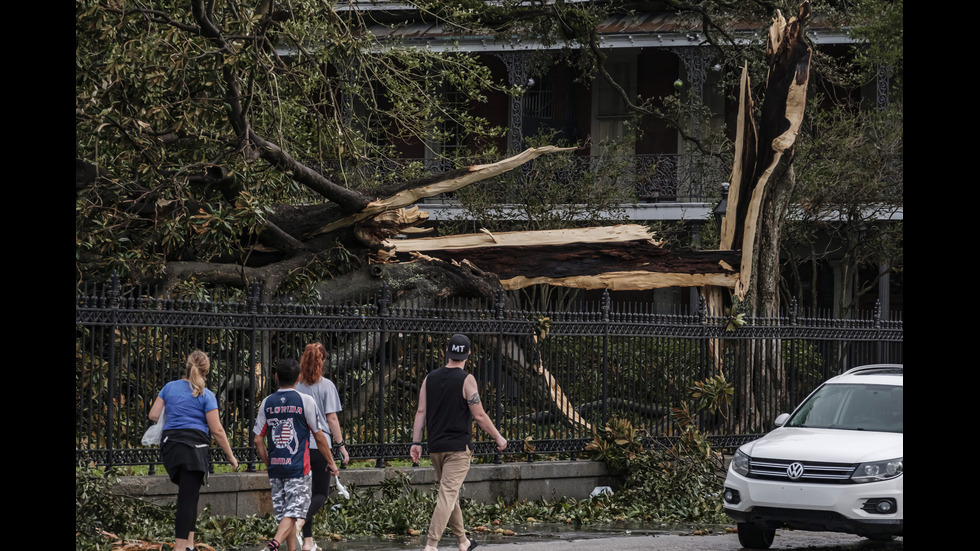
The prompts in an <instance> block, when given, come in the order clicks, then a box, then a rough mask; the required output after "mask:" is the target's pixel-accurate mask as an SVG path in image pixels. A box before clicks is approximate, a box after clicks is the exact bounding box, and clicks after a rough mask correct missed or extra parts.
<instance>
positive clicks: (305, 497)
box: [269, 474, 313, 522]
mask: <svg viewBox="0 0 980 551" xmlns="http://www.w3.org/2000/svg"><path fill="white" fill-rule="evenodd" d="M312 480H313V477H312V475H310V474H306V475H303V476H302V477H300V478H270V479H269V486H270V487H271V489H272V511H273V513H274V514H275V515H276V522H282V519H283V518H285V517H290V518H296V519H300V518H304V519H305V518H306V512H307V511H308V510H309V509H310V489H311V487H312Z"/></svg>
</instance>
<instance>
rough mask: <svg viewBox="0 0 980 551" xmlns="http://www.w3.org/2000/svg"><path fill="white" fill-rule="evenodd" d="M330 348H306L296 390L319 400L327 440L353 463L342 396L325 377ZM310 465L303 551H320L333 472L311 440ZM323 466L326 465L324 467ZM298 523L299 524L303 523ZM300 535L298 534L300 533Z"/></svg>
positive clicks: (322, 425) (320, 421) (319, 410)
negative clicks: (343, 426)
mask: <svg viewBox="0 0 980 551" xmlns="http://www.w3.org/2000/svg"><path fill="white" fill-rule="evenodd" d="M326 358H327V349H326V348H325V347H324V346H323V344H321V343H318V342H314V343H310V344H308V345H306V348H305V349H304V350H303V357H302V358H300V360H299V366H300V373H299V380H298V381H297V382H296V390H298V391H300V392H303V393H305V394H309V395H310V396H312V397H313V399H314V401H316V405H317V418H318V420H319V423H320V427H321V430H323V431H324V433H326V435H327V441H328V442H329V441H333V442H334V443H335V444H336V445H337V446H339V447H340V454H341V456H342V458H343V463H344V464H345V465H346V464H347V463H348V462H349V461H350V455H349V454H348V453H347V447H346V446H345V445H344V434H343V433H342V432H341V431H340V420H339V419H338V418H337V412H338V411H340V410H341V409H343V408H342V407H341V405H340V394H338V393H337V386H336V385H335V384H333V381H331V380H330V379H328V378H326V377H324V376H323V368H324V361H325V360H326ZM310 449H311V453H310V465H311V467H312V473H313V491H312V496H311V499H310V509H309V511H308V512H307V513H306V521H305V522H303V521H300V522H302V534H303V541H302V548H303V551H318V550H319V549H320V546H318V545H317V544H316V542H314V541H313V516H314V515H316V513H317V511H319V510H320V508H321V507H323V504H324V503H325V502H326V501H327V495H328V494H329V493H330V482H331V480H330V472H329V471H328V470H327V465H326V460H325V459H323V456H322V454H319V453H312V450H313V449H316V443H315V442H313V441H310ZM321 463H322V464H321ZM300 522H297V525H299V524H300ZM297 533H298V532H297Z"/></svg>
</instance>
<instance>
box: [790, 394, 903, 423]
mask: <svg viewBox="0 0 980 551" xmlns="http://www.w3.org/2000/svg"><path fill="white" fill-rule="evenodd" d="M902 407H903V387H901V386H891V385H854V384H844V385H839V384H831V385H823V386H822V387H820V388H819V389H818V390H817V391H816V392H814V393H813V395H812V396H810V398H809V399H807V401H806V402H804V403H803V404H802V405H801V406H800V407H799V409H797V411H796V413H794V414H793V416H792V417H791V418H790V419H789V421H788V422H787V423H786V425H785V426H789V427H811V428H827V429H842V430H869V431H879V432H903V423H902Z"/></svg>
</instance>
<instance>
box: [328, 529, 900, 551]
mask: <svg viewBox="0 0 980 551" xmlns="http://www.w3.org/2000/svg"><path fill="white" fill-rule="evenodd" d="M473 539H474V540H475V541H477V543H478V544H479V549H480V550H481V551H606V550H610V551H640V550H643V551H738V550H741V549H743V548H742V546H741V545H739V543H738V535H737V534H735V533H732V532H728V531H724V532H718V533H710V534H708V535H694V534H677V533H657V534H653V535H649V534H647V535H630V536H601V535H600V536H596V535H587V534H570V535H556V536H555V537H554V538H552V539H547V540H545V539H540V538H535V539H528V540H522V539H521V538H519V537H518V538H492V537H487V538H481V537H480V536H479V535H477V536H474V538H473ZM320 546H321V548H322V549H323V550H324V551H340V550H352V549H358V550H363V551H395V550H398V551H403V550H406V549H416V550H418V551H421V549H422V547H423V546H422V545H420V544H417V545H413V544H411V543H407V542H402V543H398V544H394V543H389V544H385V543H383V542H374V543H373V544H368V543H367V542H352V541H348V542H334V543H330V542H328V543H323V542H321V543H320ZM903 548H904V539H903V538H896V539H895V540H893V541H891V542H887V543H881V542H873V541H870V540H868V539H865V538H861V537H858V536H853V535H850V534H841V533H836V532H800V531H794V530H777V531H776V539H775V541H774V542H773V545H772V547H771V550H772V551H779V550H785V549H806V550H807V551H901V550H902V549H903ZM439 549H440V551H456V547H455V546H454V545H452V542H451V541H449V540H447V539H444V540H443V542H442V545H440V546H439Z"/></svg>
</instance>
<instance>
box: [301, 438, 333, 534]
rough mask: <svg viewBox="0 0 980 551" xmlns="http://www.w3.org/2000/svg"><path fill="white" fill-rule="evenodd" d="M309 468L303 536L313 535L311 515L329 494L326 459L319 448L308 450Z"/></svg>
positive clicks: (328, 475)
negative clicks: (308, 489)
mask: <svg viewBox="0 0 980 551" xmlns="http://www.w3.org/2000/svg"><path fill="white" fill-rule="evenodd" d="M310 469H311V471H312V473H313V480H312V486H313V490H312V492H311V493H312V495H311V496H310V510H309V511H307V513H306V523H304V524H303V537H304V538H312V537H313V517H314V516H315V515H316V513H317V511H319V510H320V508H321V507H323V504H324V503H326V501H327V496H328V495H329V494H330V477H331V474H330V473H329V472H327V459H326V458H325V457H323V454H321V453H320V450H310Z"/></svg>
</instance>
